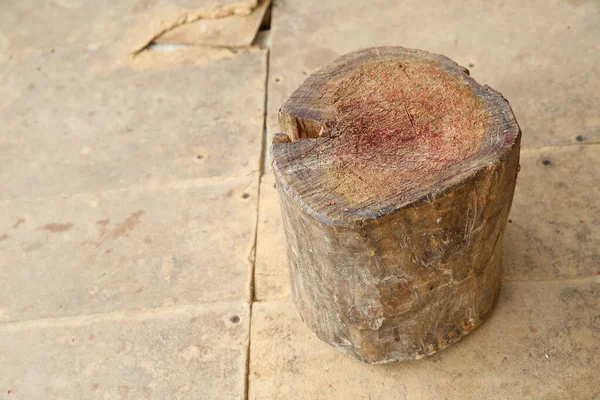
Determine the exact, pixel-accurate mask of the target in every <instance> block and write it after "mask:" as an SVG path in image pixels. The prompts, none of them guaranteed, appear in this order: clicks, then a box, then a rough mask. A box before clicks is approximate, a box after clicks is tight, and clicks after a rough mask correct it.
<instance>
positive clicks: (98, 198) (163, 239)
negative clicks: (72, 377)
mask: <svg viewBox="0 0 600 400" xmlns="http://www.w3.org/2000/svg"><path fill="white" fill-rule="evenodd" d="M256 192H257V190H256V185H255V184H254V183H253V180H252V179H244V180H240V181H237V182H232V183H222V184H217V183H213V184H208V183H207V182H199V183H193V184H191V183H189V182H186V183H182V184H176V185H171V186H167V187H157V188H144V189H132V190H123V191H113V192H103V193H94V194H81V195H77V196H71V197H53V198H43V199H39V200H27V201H22V200H16V201H4V202H1V203H0V210H2V211H0V237H1V238H2V241H0V260H1V261H0V263H1V264H2V265H3V267H2V268H0V322H1V321H15V320H26V319H35V318H47V317H60V316H74V315H81V314H94V313H101V312H111V311H118V310H143V309H148V308H162V307H170V306H174V305H181V304H196V303H201V302H222V301H226V300H236V299H237V300H239V301H242V302H243V301H246V302H247V301H249V297H248V296H249V279H250V271H251V262H250V261H251V260H250V259H249V257H250V254H251V252H252V245H253V243H254V227H255V221H256V200H257V199H256V196H257V193H256ZM246 196H247V197H246Z"/></svg>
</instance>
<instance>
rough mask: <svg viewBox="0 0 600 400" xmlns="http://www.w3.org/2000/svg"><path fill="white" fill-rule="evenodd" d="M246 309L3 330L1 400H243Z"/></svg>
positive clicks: (227, 306) (198, 310) (145, 315)
mask: <svg viewBox="0 0 600 400" xmlns="http://www.w3.org/2000/svg"><path fill="white" fill-rule="evenodd" d="M248 315H249V314H248V305H247V304H235V303H233V304H220V305H213V306H210V307H205V308H203V307H189V308H182V307H180V308H178V309H176V310H174V311H171V312H169V313H141V314H126V313H116V314H112V315H105V316H96V317H90V316H88V317H78V318H66V319H60V320H51V321H43V322H39V323H22V324H15V325H4V324H0V369H1V370H2V373H1V374H0V398H2V399H17V400H19V399H22V400H33V399H48V400H54V399H161V400H162V399H241V398H242V397H243V393H244V375H245V364H246V354H247V352H246V351H247V345H248V322H249V317H248Z"/></svg>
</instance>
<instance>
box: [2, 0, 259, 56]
mask: <svg viewBox="0 0 600 400" xmlns="http://www.w3.org/2000/svg"><path fill="white" fill-rule="evenodd" d="M257 5H258V2H257V0H175V1H164V0H143V1H139V0H120V1H116V0H113V1H110V0H109V1H107V2H103V3H102V4H100V3H97V2H96V3H89V2H86V1H81V0H57V1H52V2H42V3H40V2H38V1H35V0H22V1H19V2H11V3H8V4H7V3H6V2H5V3H2V4H0V7H1V11H2V12H0V38H1V37H4V38H5V40H6V41H7V42H8V44H9V47H11V48H13V49H14V48H37V49H43V48H57V47H65V46H68V47H73V46H75V47H78V46H81V45H93V46H94V47H98V46H100V45H102V46H114V45H115V44H117V43H119V42H123V45H124V46H125V47H127V50H126V51H130V52H133V51H135V50H138V49H140V48H143V47H144V46H146V45H147V44H148V43H150V42H151V41H152V40H153V39H154V38H156V37H157V36H160V35H161V33H164V32H167V31H169V30H172V29H173V28H175V27H178V26H183V25H186V24H190V23H193V22H194V21H196V20H198V19H222V18H224V17H228V16H235V15H237V16H249V14H251V12H252V10H253V9H255V8H256V7H257ZM49 21H50V22H52V23H48V22H49ZM259 22H260V21H259ZM0 42H1V40H0ZM123 49H124V48H123Z"/></svg>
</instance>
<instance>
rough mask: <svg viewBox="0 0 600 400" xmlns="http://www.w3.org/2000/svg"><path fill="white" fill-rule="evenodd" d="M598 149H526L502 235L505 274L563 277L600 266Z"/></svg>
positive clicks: (590, 273)
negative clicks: (507, 221) (507, 220)
mask: <svg viewBox="0 0 600 400" xmlns="http://www.w3.org/2000/svg"><path fill="white" fill-rule="evenodd" d="M599 151H600V148H599V146H597V145H586V146H566V147H560V148H547V149H539V150H531V151H523V152H522V154H521V172H520V173H519V177H518V182H517V188H516V191H515V198H514V201H513V206H512V210H511V214H510V216H509V218H510V219H509V223H508V224H507V228H506V233H505V238H504V279H505V280H529V279H563V278H575V277H585V276H593V275H595V274H596V273H598V271H600V217H599V215H600V204H599V203H598V199H599V198H600V177H599V176H598V171H600V158H598V154H599Z"/></svg>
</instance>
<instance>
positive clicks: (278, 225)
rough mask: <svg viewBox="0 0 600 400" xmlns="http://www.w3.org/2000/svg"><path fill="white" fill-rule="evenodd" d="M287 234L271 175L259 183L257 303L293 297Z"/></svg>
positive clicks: (255, 285)
mask: <svg viewBox="0 0 600 400" xmlns="http://www.w3.org/2000/svg"><path fill="white" fill-rule="evenodd" d="M285 243H286V241H285V233H284V231H283V225H282V222H281V209H280V208H279V198H278V196H277V189H276V187H275V178H274V177H273V175H271V174H268V175H265V176H263V177H262V178H261V181H260V201H259V210H258V228H257V237H256V265H255V267H254V296H255V300H257V301H263V300H272V299H277V298H280V297H285V296H287V295H289V293H290V281H289V268H288V260H287V253H286V251H287V250H286V247H285Z"/></svg>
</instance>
